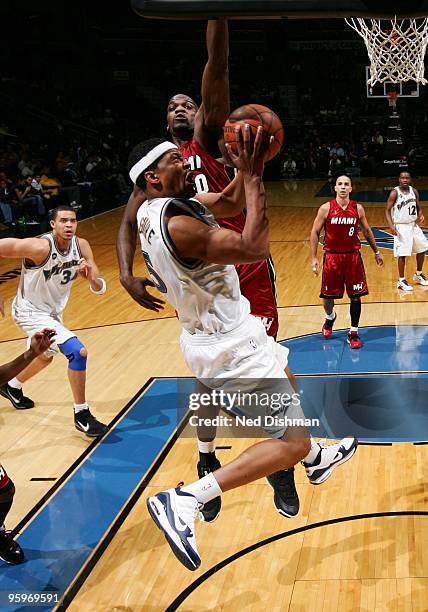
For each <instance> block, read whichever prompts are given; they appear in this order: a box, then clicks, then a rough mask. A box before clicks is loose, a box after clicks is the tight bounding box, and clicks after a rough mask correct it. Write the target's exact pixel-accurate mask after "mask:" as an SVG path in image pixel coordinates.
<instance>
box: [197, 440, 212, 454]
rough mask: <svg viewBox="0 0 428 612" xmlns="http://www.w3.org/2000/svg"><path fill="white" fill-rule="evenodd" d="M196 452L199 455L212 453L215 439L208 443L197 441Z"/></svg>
mask: <svg viewBox="0 0 428 612" xmlns="http://www.w3.org/2000/svg"><path fill="white" fill-rule="evenodd" d="M198 450H199V452H200V453H213V452H214V451H215V438H214V440H210V442H202V440H198Z"/></svg>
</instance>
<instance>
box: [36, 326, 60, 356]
mask: <svg viewBox="0 0 428 612" xmlns="http://www.w3.org/2000/svg"><path fill="white" fill-rule="evenodd" d="M55 334H56V332H55V330H54V329H42V331H41V332H37V333H35V334H34V336H33V337H32V338H31V344H30V346H31V348H32V350H33V351H34V353H36V355H41V354H42V353H44V352H45V351H47V350H48V348H49V347H50V346H51V344H53V343H54V342H55V338H54V336H55Z"/></svg>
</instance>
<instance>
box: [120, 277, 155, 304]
mask: <svg viewBox="0 0 428 612" xmlns="http://www.w3.org/2000/svg"><path fill="white" fill-rule="evenodd" d="M121 282H122V285H123V287H124V288H125V289H126V291H127V292H128V293H129V295H130V296H131V297H132V299H133V300H135V301H136V302H137V304H140V306H142V307H143V308H147V310H154V311H155V312H159V311H160V310H163V308H164V304H165V302H164V300H162V299H160V298H158V297H156V296H155V295H152V294H151V293H149V292H148V291H147V287H156V285H155V283H154V282H153V281H151V280H149V279H148V278H140V277H138V276H131V277H128V278H127V279H126V280H122V281H121Z"/></svg>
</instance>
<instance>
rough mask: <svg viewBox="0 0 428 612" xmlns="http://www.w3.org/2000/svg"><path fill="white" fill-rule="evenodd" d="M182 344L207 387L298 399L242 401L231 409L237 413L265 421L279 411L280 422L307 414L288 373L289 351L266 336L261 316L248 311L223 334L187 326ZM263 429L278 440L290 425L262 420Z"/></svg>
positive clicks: (182, 335)
mask: <svg viewBox="0 0 428 612" xmlns="http://www.w3.org/2000/svg"><path fill="white" fill-rule="evenodd" d="M180 346H181V350H182V352H183V356H184V359H185V361H186V363H187V365H188V367H189V368H190V370H191V371H192V373H193V375H194V376H195V377H196V378H197V379H198V380H200V381H201V382H202V383H203V384H204V385H205V386H206V387H208V388H211V389H217V390H218V389H222V390H224V391H225V392H227V393H233V392H236V391H238V390H239V391H240V392H245V393H254V394H256V393H257V394H264V395H267V394H269V395H270V396H273V394H275V396H277V394H281V397H285V396H286V395H288V396H289V397H292V396H293V401H291V402H288V403H287V402H285V401H284V402H283V403H282V404H281V406H280V407H279V408H278V406H277V405H276V406H275V407H274V409H273V410H270V406H266V405H265V406H261V405H259V403H257V402H256V404H257V405H251V406H246V405H241V404H240V405H239V410H236V411H235V410H234V409H232V412H235V413H236V414H242V413H243V414H245V415H246V416H248V417H250V418H254V417H258V416H261V417H262V419H264V418H265V417H266V416H272V415H273V413H275V417H277V416H278V417H279V419H278V420H279V421H280V420H281V417H285V416H286V417H287V419H303V418H304V416H303V413H302V410H301V407H300V401H299V400H298V397H297V396H296V393H295V391H294V390H293V388H292V386H291V384H290V381H289V380H288V378H287V376H286V374H285V372H284V367H285V366H286V365H287V363H288V359H287V358H288V353H289V349H287V348H285V347H283V346H281V345H280V344H278V343H277V342H275V341H274V339H273V338H272V337H270V336H268V335H267V334H266V330H265V328H264V325H263V323H262V322H261V320H260V318H258V317H254V316H252V315H249V316H248V318H247V319H246V320H245V321H244V322H243V323H242V324H241V325H240V326H239V327H238V328H237V329H235V330H233V331H232V332H228V333H227V334H223V335H214V334H213V335H212V336H203V335H199V334H193V335H192V334H189V333H188V332H186V331H185V330H183V332H182V334H181V337H180ZM269 411H270V412H269ZM283 420H284V419H283ZM261 427H262V428H263V429H264V430H265V431H267V433H268V434H269V435H270V436H271V437H274V438H281V437H282V436H283V435H284V433H285V431H286V429H287V426H286V425H285V426H284V425H282V424H280V423H279V424H278V422H276V423H274V424H272V423H269V424H268V425H265V424H264V422H263V421H262V423H261Z"/></svg>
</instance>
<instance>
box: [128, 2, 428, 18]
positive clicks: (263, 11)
mask: <svg viewBox="0 0 428 612" xmlns="http://www.w3.org/2000/svg"><path fill="white" fill-rule="evenodd" d="M131 3H132V7H133V9H134V10H135V11H136V12H137V13H138V14H139V15H141V16H142V17H152V18H157V19H209V18H211V17H229V18H236V19H254V18H258V19H275V18H277V19H280V18H282V17H288V18H300V19H302V18H303V19H307V18H335V17H337V18H341V17H385V18H391V17H393V16H394V15H397V16H399V17H422V16H427V15H428V0H131Z"/></svg>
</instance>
